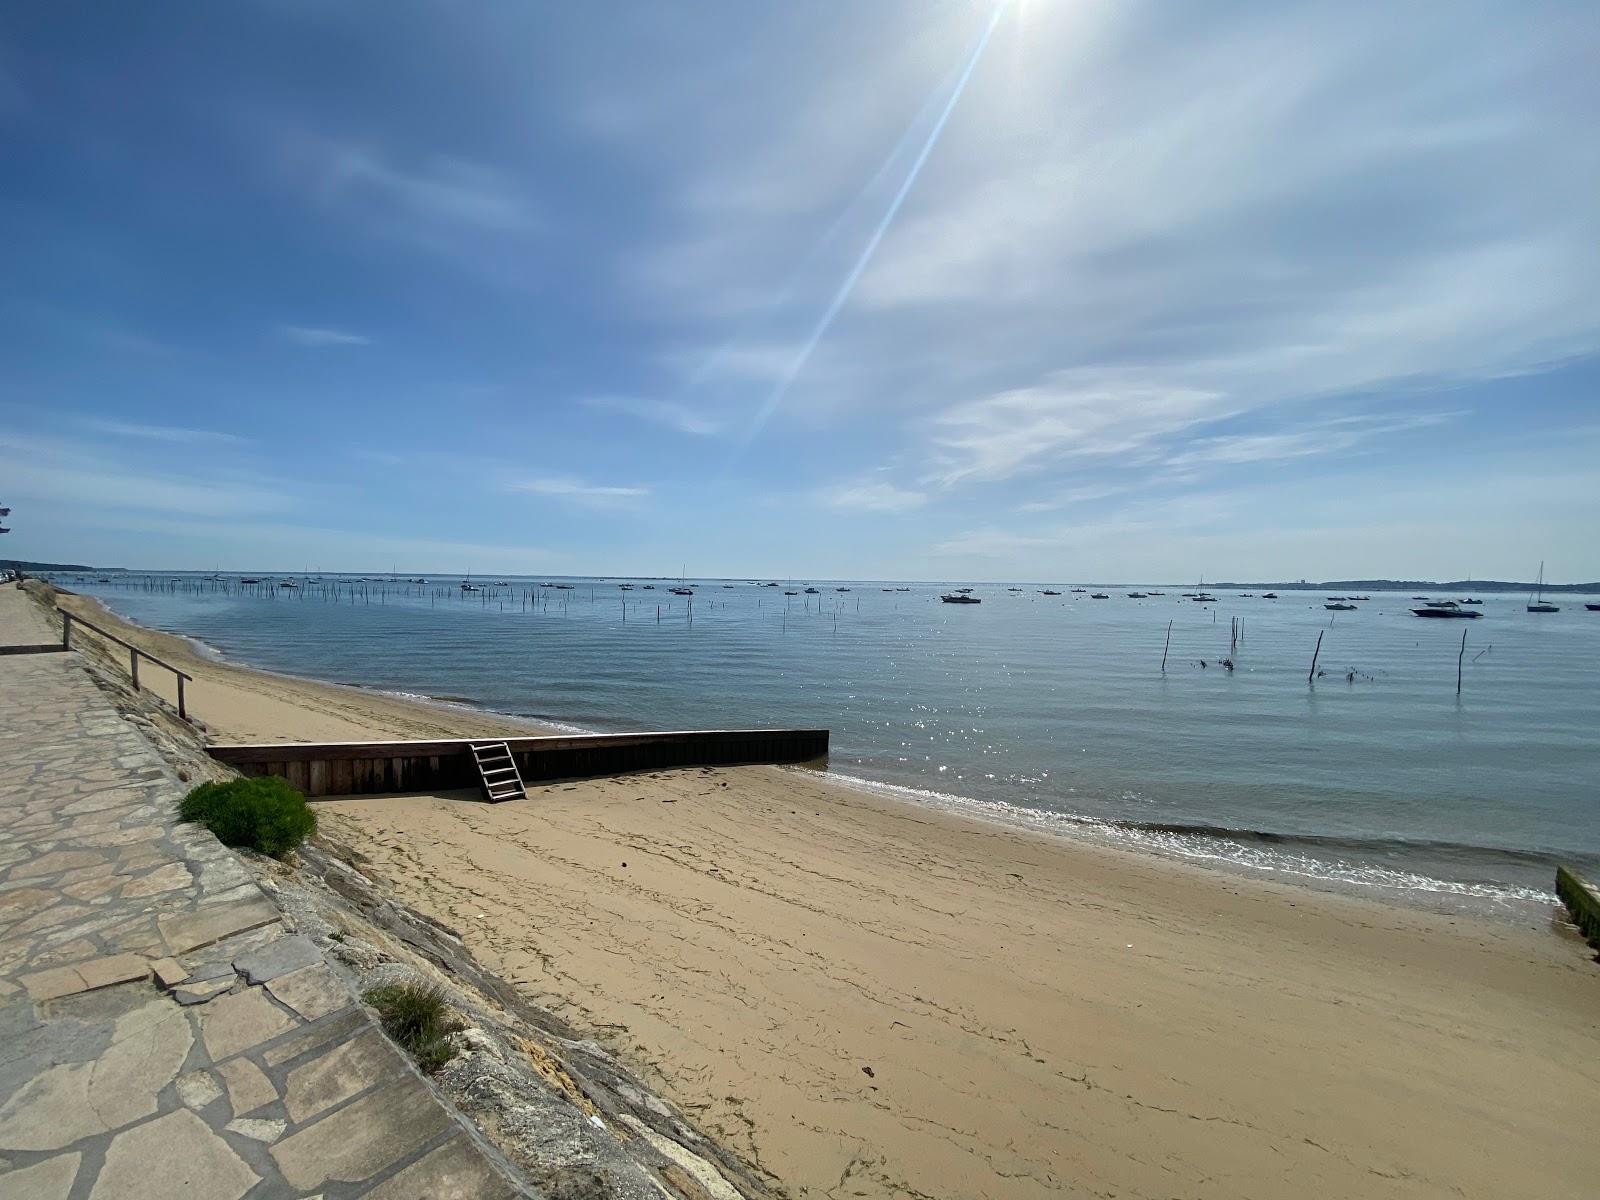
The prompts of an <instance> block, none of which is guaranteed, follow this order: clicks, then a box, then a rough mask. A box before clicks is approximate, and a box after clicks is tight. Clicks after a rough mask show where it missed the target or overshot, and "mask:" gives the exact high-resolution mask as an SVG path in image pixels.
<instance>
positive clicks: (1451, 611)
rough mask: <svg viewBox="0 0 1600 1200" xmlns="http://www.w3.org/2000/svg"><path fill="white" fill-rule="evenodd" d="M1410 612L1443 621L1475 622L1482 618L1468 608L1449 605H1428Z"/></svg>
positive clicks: (1480, 614)
mask: <svg viewBox="0 0 1600 1200" xmlns="http://www.w3.org/2000/svg"><path fill="white" fill-rule="evenodd" d="M1411 611H1412V612H1413V613H1415V614H1416V615H1417V616H1419V617H1433V618H1434V619H1436V620H1445V621H1452V620H1453V621H1476V620H1477V619H1478V618H1479V617H1481V616H1483V614H1482V613H1481V612H1473V611H1472V610H1471V609H1470V608H1462V607H1461V606H1460V605H1457V604H1451V603H1445V604H1429V605H1425V606H1424V607H1422V608H1413V609H1412V610H1411Z"/></svg>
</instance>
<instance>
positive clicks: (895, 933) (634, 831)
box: [167, 642, 1600, 1198]
mask: <svg viewBox="0 0 1600 1200" xmlns="http://www.w3.org/2000/svg"><path fill="white" fill-rule="evenodd" d="M176 646H177V647H179V648H181V647H182V643H181V642H179V643H176ZM167 648H168V649H169V650H171V649H173V647H171V646H169V647H167ZM189 658H190V660H191V661H190V665H191V666H192V667H193V669H194V671H195V673H196V675H197V677H198V679H197V684H196V690H195V696H196V700H195V707H196V710H197V711H198V712H199V713H200V714H201V716H202V717H204V718H206V719H207V720H209V721H211V722H212V723H213V725H214V726H215V727H216V728H217V730H218V732H219V735H226V736H230V737H239V738H243V737H262V738H267V737H270V738H285V739H291V738H305V739H311V738H321V737H330V736H352V737H354V736H365V735H367V734H371V733H378V732H384V731H387V732H390V733H392V734H394V735H397V736H413V735H425V734H429V733H433V732H436V731H441V730H444V729H446V728H450V727H454V728H456V729H458V730H460V731H462V732H469V730H468V729H467V727H466V725H465V724H464V723H463V724H457V718H456V716H455V714H451V713H440V712H435V711H431V710H426V709H419V708H414V707H412V706H409V705H405V704H403V703H401V702H397V701H394V700H390V699H387V698H384V697H379V696H372V695H368V694H365V693H361V692H358V691H351V690H349V689H341V688H328V687H324V686H320V685H308V684H304V683H301V682H299V681H291V680H283V679H281V678H278V677H272V676H256V675H254V674H253V673H250V672H242V671H238V670H219V669H218V668H217V667H216V666H215V664H211V663H208V662H206V661H205V660H203V659H197V658H195V656H193V655H190V656H189ZM477 720H488V721H489V724H491V725H492V724H493V722H492V719H483V718H478V719H477ZM338 731H349V732H348V733H346V732H338ZM476 731H478V730H477V729H472V730H470V732H476ZM319 810H320V814H321V817H322V820H323V826H324V829H325V831H326V832H327V833H328V834H330V835H331V836H333V837H334V838H336V839H338V840H340V841H343V842H346V843H348V844H350V845H351V846H353V847H355V848H357V849H358V850H360V851H361V852H362V853H363V854H365V855H367V856H369V857H370V859H371V861H372V867H373V869H374V870H376V871H378V872H379V873H380V874H383V875H386V876H387V877H388V878H389V879H390V880H391V881H392V883H393V886H394V887H395V888H396V890H397V891H398V892H400V893H401V894H402V895H403V896H404V897H405V898H406V899H407V900H409V901H410V902H412V903H414V904H416V905H418V906H419V907H421V908H423V909H425V910H428V911H431V912H433V913H435V914H436V915H438V916H439V917H440V918H442V919H444V920H446V921H447V922H449V923H450V924H452V925H454V926H455V927H457V928H459V929H461V930H462V931H463V932H464V934H465V935H466V937H467V939H468V941H469V943H470V944H471V945H472V947H473V949H474V950H475V951H476V952H477V953H478V954H479V955H480V956H481V957H482V958H483V959H484V960H485V961H487V962H488V963H490V964H491V965H493V966H495V967H496V968H497V969H499V970H500V971H501V972H502V973H503V974H506V975H507V976H509V977H512V978H515V979H516V980H517V981H519V982H520V983H521V984H522V985H523V986H525V987H526V988H527V989H529V991H530V992H533V993H536V994H538V995H539V996H540V997H541V998H543V999H544V1000H546V1001H548V1002H550V1003H553V1004H555V1005H557V1006H559V1007H562V1008H564V1009H565V1010H566V1011H568V1013H569V1014H570V1015H571V1016H572V1017H573V1018H574V1019H575V1020H577V1021H579V1022H581V1023H584V1024H586V1025H587V1026H589V1027H590V1028H592V1029H594V1030H595V1031H596V1035H597V1036H598V1037H600V1038H601V1040H603V1041H605V1042H607V1043H608V1044H610V1045H612V1046H613V1047H615V1048H616V1049H617V1051H618V1052H619V1053H622V1054H625V1055H627V1056H629V1057H630V1058H632V1059H633V1060H634V1061H635V1062H637V1063H640V1064H645V1065H646V1068H647V1069H649V1070H653V1071H654V1072H655V1073H656V1074H657V1075H658V1077H659V1082H660V1084H661V1086H662V1088H663V1090H664V1091H665V1092H666V1093H667V1094H669V1095H671V1096H672V1097H674V1098H675V1099H676V1100H677V1101H678V1102H679V1103H681V1104H683V1105H684V1106H685V1107H686V1108H689V1109H692V1110H693V1111H695V1112H696V1113H697V1114H698V1116H699V1119H700V1120H701V1122H702V1123H703V1125H704V1126H705V1127H707V1128H709V1129H711V1130H714V1131H716V1132H717V1133H718V1134H719V1135H720V1136H722V1137H723V1138H724V1140H725V1141H726V1142H727V1143H728V1144H730V1145H733V1146H736V1147H738V1148H740V1149H741V1150H743V1152H744V1153H746V1154H747V1155H748V1156H749V1157H750V1158H751V1159H752V1160H754V1161H755V1162H757V1163H758V1164H759V1165H760V1166H761V1167H762V1168H763V1169H765V1170H766V1171H769V1172H771V1173H772V1175H773V1176H775V1177H776V1178H777V1179H779V1180H781V1181H782V1182H783V1183H784V1184H786V1185H787V1186H788V1187H789V1188H790V1189H791V1190H792V1191H794V1192H795V1193H796V1194H800V1195H807V1196H836V1197H845V1196H857V1195H861V1196H874V1197H876V1196H883V1197H887V1196H903V1195H924V1196H937V1197H978V1196H985V1197H988V1196H993V1197H1029V1196H1038V1195H1041V1194H1048V1193H1052V1192H1059V1193H1062V1194H1068V1195H1085V1196H1087V1195H1105V1196H1112V1195H1115V1196H1122V1197H1134V1196H1151V1197H1155V1196H1162V1197H1167V1196H1185V1197H1189V1196H1195V1197H1199V1196H1207V1197H1296V1198H1299V1197H1305V1196H1340V1197H1357V1196H1360V1197H1367V1196H1372V1197H1387V1196H1397V1197H1398V1196H1447V1195H1449V1196H1467V1197H1485V1198H1488V1197H1496V1198H1499V1197H1521V1196H1529V1197H1532V1196H1538V1197H1541V1198H1549V1197H1565V1196H1588V1195H1594V1194H1595V1190H1594V1189H1595V1186H1596V1185H1595V1181H1596V1180H1597V1179H1600V1142H1597V1141H1596V1139H1595V1138H1594V1135H1593V1131H1592V1128H1591V1126H1592V1121H1591V1120H1590V1117H1589V1114H1590V1113H1592V1112H1593V1111H1594V1105H1595V1103H1596V1102H1597V1101H1600V1053H1597V1051H1600V966H1597V965H1596V964H1595V963H1594V962H1592V961H1591V956H1590V955H1589V954H1588V953H1587V952H1586V951H1585V949H1584V948H1583V947H1582V946H1581V944H1579V943H1578V942H1576V941H1575V940H1574V939H1573V938H1571V937H1569V936H1565V935H1563V934H1562V933H1560V932H1558V931H1556V930H1554V929H1553V928H1551V927H1540V928H1521V927H1517V926H1514V925H1500V924H1495V923H1490V922H1484V921H1478V920H1473V919H1467V918H1455V919H1451V918H1446V917H1440V916H1432V915H1428V914H1423V913H1416V912H1409V911H1405V910H1398V909H1393V908H1388V907H1384V906H1380V905H1378V904H1374V903H1367V902H1363V901H1359V900H1354V899H1346V898H1342V897H1336V896H1328V895H1324V894H1320V893H1314V892H1309V891H1304V890H1300V889H1297V888H1293V887H1289V886H1283V885H1277V884H1273V883H1266V882H1258V881H1253V880H1250V881H1241V880H1236V879H1233V878H1230V877H1227V876H1223V875H1219V874H1213V873H1209V872H1205V871H1201V870H1198V869H1193V868H1188V867H1185V866H1182V865H1175V864H1170V863H1166V862H1162V861H1157V860H1154V859H1148V858H1144V857H1140V856H1135V855H1131V854H1126V853H1122V852H1118V851H1114V850H1104V849H1100V848H1095V847H1086V846H1083V845H1079V844H1076V843H1070V842H1065V841H1055V840H1050V839H1046V838H1043V837H1039V836H1035V835H1032V834H1025V833H1020V832H1013V831H1010V830H1007V829H1002V828H998V827H995V826H990V825H987V824H983V823H979V822H976V821H969V820H965V819H962V818H959V817H953V816H948V815H943V814H939V813H935V812H930V811H926V810H923V809H921V808H918V807H916V806H913V805H908V804H903V803H900V802H898V801H894V800H888V799H880V798H878V797H876V796H872V795H864V794H860V793H857V792H854V791H850V790H846V789H843V788H840V787H836V786H833V785H830V784H828V783H826V782H825V781H823V780H822V779H820V778H819V777H817V776H815V775H813V774H810V773H807V772H803V771H790V770H778V769H775V768H741V769H735V770H723V771H680V772H671V773H662V774H659V775H646V776H630V777H622V778H615V779H607V780H597V781H592V782H584V783H574V784H556V785H551V786H548V787H542V788H539V789H536V790H534V791H533V792H531V793H530V795H529V798H528V799H527V800H526V801H523V802H518V803H513V804H507V805H501V806H498V807H489V806H486V805H481V804H477V803H472V802H469V801H468V799H466V798H463V797H453V798H451V797H392V798H363V799H358V800H345V801H334V802H329V803H326V804H323V805H320V806H319Z"/></svg>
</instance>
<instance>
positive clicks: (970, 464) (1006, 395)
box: [930, 370, 1230, 487]
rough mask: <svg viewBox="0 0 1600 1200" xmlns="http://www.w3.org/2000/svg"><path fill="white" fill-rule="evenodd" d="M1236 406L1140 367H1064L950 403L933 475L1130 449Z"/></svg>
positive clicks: (944, 481) (947, 481) (1008, 471)
mask: <svg viewBox="0 0 1600 1200" xmlns="http://www.w3.org/2000/svg"><path fill="white" fill-rule="evenodd" d="M1229 408H1230V401H1229V400H1228V399H1227V398H1226V397H1224V396H1222V395H1221V394H1219V393H1217V392H1213V391H1204V390H1200V389H1196V388H1191V387H1184V386H1181V385H1178V384H1174V383H1168V382H1164V381H1162V380H1161V379H1159V378H1156V377H1151V376H1149V375H1147V374H1146V373H1143V372H1140V371H1135V370H1108V371H1094V370H1077V371H1059V372H1056V373H1054V374H1053V375H1052V376H1051V377H1050V378H1049V379H1048V380H1047V381H1046V382H1044V383H1043V384H1040V385H1039V386H1035V387H1025V388H1013V389H1011V390H1009V391H1004V392H999V393H996V394H995V395H992V396H985V397H983V398H982V399H978V400H972V401H968V402H966V403H963V404H957V405H954V406H952V407H951V408H949V409H947V410H945V412H944V413H943V414H941V415H940V417H939V418H938V432H937V433H936V434H935V435H934V445H935V447H936V456H935V467H934V470H933V472H932V475H931V477H930V478H931V480H932V481H933V482H936V483H938V484H940V485H941V486H944V487H949V486H952V485H954V484H958V483H967V482H978V483H992V482H995V481H998V480H1003V479H1009V478H1011V477H1012V476H1013V475H1017V474H1020V473H1023V472H1027V471H1035V470H1039V469H1041V468H1043V467H1045V466H1047V465H1049V464H1051V463H1053V462H1058V461H1060V460H1062V459H1066V458H1081V457H1092V456H1110V455H1126V454H1128V453H1129V452H1131V451H1135V450H1139V449H1142V448H1144V447H1146V446H1149V445H1150V444H1151V443H1152V442H1154V441H1156V440H1157V439H1158V438H1161V437H1163V436H1165V435H1170V434H1172V433H1175V432H1177V431H1179V430H1182V429H1185V428H1188V427H1191V426H1194V425H1196V424H1199V423H1200V422H1203V421H1213V420H1217V419H1219V418H1221V417H1223V416H1225V415H1227V414H1228V412H1229Z"/></svg>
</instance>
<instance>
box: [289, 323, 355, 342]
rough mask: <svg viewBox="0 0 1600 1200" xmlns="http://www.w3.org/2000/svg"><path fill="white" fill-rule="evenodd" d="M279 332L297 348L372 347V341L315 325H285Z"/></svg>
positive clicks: (345, 331)
mask: <svg viewBox="0 0 1600 1200" xmlns="http://www.w3.org/2000/svg"><path fill="white" fill-rule="evenodd" d="M278 332H279V333H280V334H281V335H282V336H283V337H284V338H286V339H287V340H289V341H291V342H293V343H295V344H296V345H297V346H370V345H371V344H372V339H371V338H369V337H366V336H365V335H363V334H359V333H350V332H349V331H348V330H344V329H326V328H322V327H319V326H315V325H284V326H281V327H280V328H279V330H278Z"/></svg>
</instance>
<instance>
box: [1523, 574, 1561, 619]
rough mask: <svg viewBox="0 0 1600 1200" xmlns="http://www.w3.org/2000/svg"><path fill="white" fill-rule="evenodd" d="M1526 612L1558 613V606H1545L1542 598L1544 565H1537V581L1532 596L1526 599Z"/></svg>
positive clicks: (1559, 609)
mask: <svg viewBox="0 0 1600 1200" xmlns="http://www.w3.org/2000/svg"><path fill="white" fill-rule="evenodd" d="M1528 611H1529V612H1531V613H1554V612H1560V611H1561V608H1560V606H1559V605H1555V604H1547V603H1546V602H1545V598H1544V563H1542V562H1541V563H1540V564H1539V581H1538V582H1537V583H1536V584H1534V587H1533V595H1531V596H1529V597H1528Z"/></svg>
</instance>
